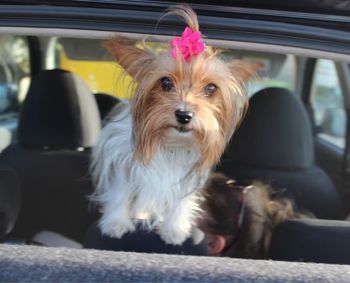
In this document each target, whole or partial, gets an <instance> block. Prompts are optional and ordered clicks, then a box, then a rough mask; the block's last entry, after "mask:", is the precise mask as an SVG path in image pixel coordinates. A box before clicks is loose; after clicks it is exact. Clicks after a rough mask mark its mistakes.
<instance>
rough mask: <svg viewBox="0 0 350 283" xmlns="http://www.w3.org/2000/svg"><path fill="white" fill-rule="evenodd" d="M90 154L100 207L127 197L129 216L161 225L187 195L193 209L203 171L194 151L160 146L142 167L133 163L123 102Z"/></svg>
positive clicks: (127, 108) (127, 113) (128, 118)
mask: <svg viewBox="0 0 350 283" xmlns="http://www.w3.org/2000/svg"><path fill="white" fill-rule="evenodd" d="M114 113H116V114H114V115H112V116H111V118H110V121H109V123H108V124H107V125H106V126H105V128H104V129H103V131H102V134H101V137H100V141H99V143H98V145H97V146H96V147H95V148H94V150H93V159H92V161H93V163H92V167H93V175H94V178H95V180H96V181H97V189H96V192H95V197H96V198H97V200H98V202H100V204H102V207H105V206H108V203H109V201H110V200H111V199H113V198H118V197H119V196H120V195H122V194H128V195H129V196H128V198H127V199H128V201H129V204H128V208H129V214H130V216H131V217H132V218H147V219H149V220H150V221H149V225H150V226H153V224H157V223H158V222H161V221H163V220H164V219H163V217H164V215H167V214H169V212H171V211H173V210H175V207H176V206H177V205H178V203H179V202H180V201H181V200H182V199H184V198H186V197H189V196H191V197H192V199H193V206H194V208H198V205H197V198H198V197H199V193H198V191H199V189H200V188H201V187H202V186H203V182H205V180H206V179H207V175H208V174H209V171H208V172H204V173H203V172H202V173H197V172H196V171H195V170H194V168H193V167H194V165H195V164H196V162H198V160H199V154H198V153H197V152H196V150H195V149H190V148H183V147H167V146H163V147H162V148H161V149H160V150H159V151H158V152H157V153H156V154H155V156H154V157H153V158H152V160H151V163H150V164H149V165H147V166H145V165H143V164H142V163H140V162H139V161H137V160H135V159H134V143H133V137H132V120H131V114H130V105H129V104H128V103H126V102H122V104H120V105H119V106H118V107H117V108H116V109H115V111H114Z"/></svg>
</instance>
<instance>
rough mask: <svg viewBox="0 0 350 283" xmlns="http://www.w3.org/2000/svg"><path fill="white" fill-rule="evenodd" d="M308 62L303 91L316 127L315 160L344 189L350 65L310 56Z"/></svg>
mask: <svg viewBox="0 0 350 283" xmlns="http://www.w3.org/2000/svg"><path fill="white" fill-rule="evenodd" d="M308 63H309V64H307V66H308V67H307V68H306V69H305V77H304V78H305V79H307V80H308V81H307V82H304V86H306V87H305V88H304V92H303V94H304V101H305V102H306V104H307V108H308V109H309V110H310V118H311V121H312V124H313V129H314V140H315V162H316V164H317V165H319V166H320V167H322V168H323V169H324V170H325V171H326V173H327V174H328V175H329V176H330V177H331V179H332V181H333V182H334V184H335V185H336V187H337V188H338V190H339V191H340V192H341V193H344V192H345V191H344V189H345V188H344V181H345V179H344V156H345V152H346V144H347V134H346V133H347V114H346V109H347V108H348V107H347V105H348V103H347V101H348V99H347V97H348V95H349V88H348V80H349V79H350V78H349V77H348V73H349V71H348V70H347V68H348V67H347V65H346V64H345V63H340V62H335V61H333V60H329V59H309V62H308ZM344 66H345V67H346V68H344Z"/></svg>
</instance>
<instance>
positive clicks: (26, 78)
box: [0, 35, 30, 151]
mask: <svg viewBox="0 0 350 283" xmlns="http://www.w3.org/2000/svg"><path fill="white" fill-rule="evenodd" d="M29 83H30V60H29V48H28V43H27V40H26V38H25V37H23V36H13V35H0V151H2V150H3V149H4V148H5V147H6V146H8V145H9V144H10V143H11V142H13V141H14V140H15V132H16V128H17V119H18V113H19V106H20V103H21V102H22V101H23V99H24V97H25V94H26V93H27V91H28V87H29Z"/></svg>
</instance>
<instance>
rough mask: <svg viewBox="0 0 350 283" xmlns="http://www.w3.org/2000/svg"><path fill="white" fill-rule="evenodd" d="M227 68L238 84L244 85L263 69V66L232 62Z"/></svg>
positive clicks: (256, 63) (252, 63)
mask: <svg viewBox="0 0 350 283" xmlns="http://www.w3.org/2000/svg"><path fill="white" fill-rule="evenodd" d="M228 67H229V69H230V71H231V73H232V74H233V76H234V77H235V78H237V79H238V81H239V82H241V83H245V82H247V81H248V80H250V79H251V78H252V77H254V76H255V75H256V72H257V71H258V70H259V69H260V68H262V67H263V64H262V63H259V62H249V61H243V60H233V61H232V62H231V63H229V65H228Z"/></svg>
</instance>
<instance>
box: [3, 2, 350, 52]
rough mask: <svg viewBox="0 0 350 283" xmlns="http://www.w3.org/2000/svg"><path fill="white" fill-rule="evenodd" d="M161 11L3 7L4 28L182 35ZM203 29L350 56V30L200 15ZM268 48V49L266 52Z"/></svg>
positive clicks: (208, 32)
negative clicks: (163, 16) (162, 17)
mask: <svg viewBox="0 0 350 283" xmlns="http://www.w3.org/2000/svg"><path fill="white" fill-rule="evenodd" d="M162 15H163V10H162V11H153V10H128V9H104V8H83V7H50V6H45V5H44V6H33V5H26V6H21V8H20V9H19V7H18V6H16V5H2V6H1V9H0V26H15V27H38V28H63V29H68V28H69V29H85V30H101V31H118V32H128V33H141V34H143V33H145V34H161V35H175V34H176V35H178V34H179V33H180V32H181V30H182V29H183V27H184V24H183V23H182V22H181V21H179V19H178V18H176V17H170V16H169V17H166V18H164V19H162V21H161V22H160V23H159V24H158V27H157V29H156V28H155V27H156V26H157V22H158V20H159V19H160V17H161V16H162ZM200 23H201V31H202V32H203V34H204V35H205V36H207V37H208V38H210V39H223V40H234V41H243V42H255V43H265V44H273V45H284V46H292V47H300V48H307V49H315V50H321V51H329V52H335V53H343V54H350V48H349V47H350V30H349V31H336V30H329V29H325V28H319V27H314V26H306V25H300V24H290V23H285V22H274V21H268V20H255V19H251V18H248V17H247V18H242V17H241V18H239V17H237V18H236V17H225V16H224V15H216V16H213V15H212V16H208V15H201V16H200ZM267 51H268V50H267Z"/></svg>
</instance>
